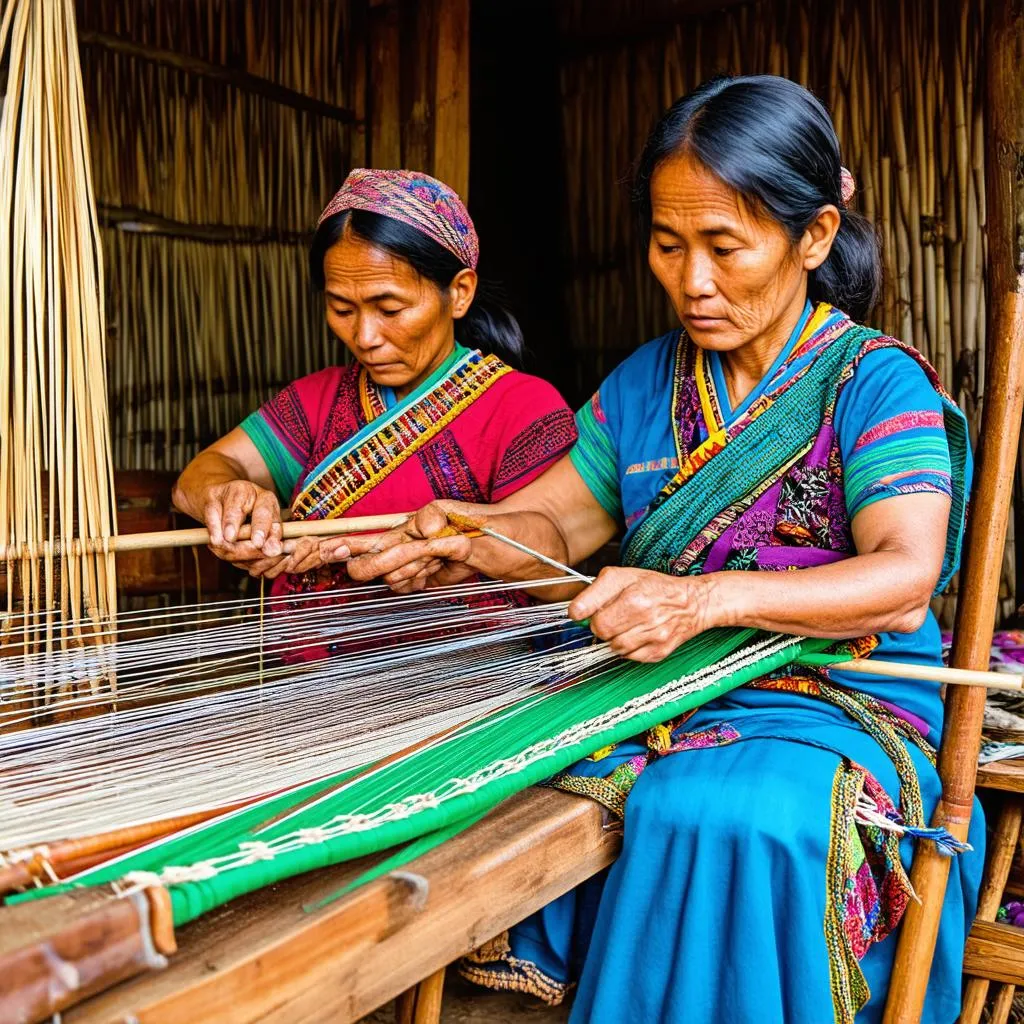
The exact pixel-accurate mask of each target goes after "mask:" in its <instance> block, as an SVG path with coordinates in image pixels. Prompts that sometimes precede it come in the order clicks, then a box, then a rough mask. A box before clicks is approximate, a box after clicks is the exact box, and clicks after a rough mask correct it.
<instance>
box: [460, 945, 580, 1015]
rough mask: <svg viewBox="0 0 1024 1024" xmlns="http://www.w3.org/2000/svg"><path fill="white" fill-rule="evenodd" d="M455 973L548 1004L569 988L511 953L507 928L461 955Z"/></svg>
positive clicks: (555, 1003)
mask: <svg viewBox="0 0 1024 1024" xmlns="http://www.w3.org/2000/svg"><path fill="white" fill-rule="evenodd" d="M458 972H459V974H461V975H462V977H463V978H465V979H466V980H467V981H471V982H473V984H475V985H482V986H483V987H484V988H490V989H494V990H495V991H498V992H522V993H524V994H525V995H530V996H536V997H537V998H538V999H541V1000H543V1001H544V1002H545V1003H547V1004H548V1006H558V1005H559V1004H560V1003H561V1002H562V1000H563V999H565V997H566V994H567V993H568V991H569V989H570V988H571V986H570V985H568V984H566V983H565V982H561V981H555V979H554V978H551V977H549V976H548V975H547V974H545V973H544V972H543V971H542V970H541V969H540V968H539V967H538V966H537V965H536V964H534V963H531V962H530V961H529V960H522V959H520V958H519V957H517V956H513V955H512V947H511V946H510V945H509V941H508V932H507V931H504V932H502V933H501V934H500V935H496V936H495V937H494V938H493V939H491V940H490V941H488V942H485V943H484V944H483V945H482V946H480V947H479V948H478V949H475V950H474V951H473V952H472V953H470V954H468V955H467V956H464V957H463V958H462V959H461V960H460V961H459V963H458Z"/></svg>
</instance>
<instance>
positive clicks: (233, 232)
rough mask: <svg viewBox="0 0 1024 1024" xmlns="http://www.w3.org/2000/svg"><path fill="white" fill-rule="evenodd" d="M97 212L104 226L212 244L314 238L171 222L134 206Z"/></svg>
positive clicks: (302, 233) (258, 229)
mask: <svg viewBox="0 0 1024 1024" xmlns="http://www.w3.org/2000/svg"><path fill="white" fill-rule="evenodd" d="M96 212H97V214H98V216H99V219H100V223H101V224H102V225H103V226H104V227H117V228H120V229H121V230H122V231H134V232H136V233H138V234H140V235H164V236H167V237H169V238H187V239H189V240H190V241H194V242H207V243H211V244H214V245H240V244H242V245H258V244H260V243H265V242H275V243H279V244H283V245H308V244H309V243H310V242H311V241H312V239H313V232H312V231H277V230H271V229H268V228H261V227H246V226H244V225H233V224H190V223H189V222H188V221H180V220H170V219H168V218H167V217H161V216H160V215H159V214H156V213H152V212H151V211H149V210H142V209H139V208H138V207H135V206H111V205H110V204H108V203H97V205H96Z"/></svg>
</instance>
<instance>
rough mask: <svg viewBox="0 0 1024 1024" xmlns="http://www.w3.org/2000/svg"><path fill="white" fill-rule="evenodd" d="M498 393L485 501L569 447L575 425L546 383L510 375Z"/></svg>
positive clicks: (524, 482) (534, 474)
mask: <svg viewBox="0 0 1024 1024" xmlns="http://www.w3.org/2000/svg"><path fill="white" fill-rule="evenodd" d="M506 379H508V380H509V385H510V386H509V388H508V390H507V391H506V392H505V393H504V394H503V395H502V410H503V415H502V416H501V417H500V418H498V422H499V423H500V427H501V431H502V433H501V436H500V438H499V439H498V441H497V445H498V448H499V453H500V454H499V457H498V463H497V469H496V471H495V474H494V481H493V483H492V485H491V494H490V500H491V501H492V502H495V501H501V500H502V498H506V497H508V496H509V495H510V494H513V493H514V492H515V491H518V490H519V489H520V488H522V487H525V486H526V485H527V484H528V483H530V481H531V480H535V479H536V478H537V477H538V476H540V475H541V473H543V472H544V471H545V470H546V469H548V468H549V467H550V466H552V465H554V464H555V463H556V462H557V461H558V460H559V459H560V458H562V456H564V455H565V454H566V453H567V452H568V451H569V450H570V449H571V448H572V446H573V443H574V442H575V440H576V424H575V422H574V420H573V415H572V410H571V409H570V408H569V406H568V405H566V403H565V399H563V398H562V396H561V395H560V394H559V393H558V391H557V390H556V389H555V388H554V387H553V386H552V385H551V384H549V383H547V381H544V380H541V379H540V378H539V377H533V376H530V375H529V374H525V373H516V374H514V375H509V378H506Z"/></svg>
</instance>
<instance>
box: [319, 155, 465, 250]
mask: <svg viewBox="0 0 1024 1024" xmlns="http://www.w3.org/2000/svg"><path fill="white" fill-rule="evenodd" d="M345 210H366V211H368V212H369V213H377V214H380V215H381V216H383V217H391V218H392V220H400V221H401V222H402V223H403V224H408V225H409V226H410V227H413V228H416V230H417V231H421V232H423V234H425V235H426V236H427V237H428V238H431V239H433V240H434V241H435V242H437V244H438V245H440V246H441V247H442V248H444V249H447V250H448V251H449V252H450V253H451V254H452V255H453V256H455V258H456V259H458V260H459V262H460V263H462V264H463V266H466V267H472V268H473V269H474V270H475V269H476V265H477V262H478V261H479V259H480V240H479V239H478V238H477V234H476V228H475V227H473V221H472V218H471V217H470V216H469V210H467V209H466V206H465V204H464V203H463V202H462V200H461V199H460V198H459V197H458V195H457V194H456V193H455V191H454V190H453V189H451V188H449V187H448V186H447V185H446V184H445V183H444V182H443V181H438V180H437V178H432V177H430V175H429V174H423V173H422V172H421V171H381V170H374V169H371V168H367V167H357V168H355V169H354V170H353V171H351V172H349V176H348V177H347V178H346V179H345V182H344V184H343V185H342V186H341V188H340V189H338V191H337V192H336V193H335V195H334V198H333V199H331V201H330V202H329V203H328V204H327V205H326V206H325V207H324V212H323V213H321V214H320V220H319V221H317V227H319V226H320V225H321V224H322V223H323V222H324V221H325V220H326V219H327V218H328V217H333V216H334V214H336V213H342V212H343V211H345Z"/></svg>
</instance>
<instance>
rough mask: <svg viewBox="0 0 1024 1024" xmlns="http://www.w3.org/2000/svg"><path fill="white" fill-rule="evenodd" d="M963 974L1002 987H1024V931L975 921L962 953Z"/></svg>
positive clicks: (1005, 925)
mask: <svg viewBox="0 0 1024 1024" xmlns="http://www.w3.org/2000/svg"><path fill="white" fill-rule="evenodd" d="M964 971H965V972H966V973H967V974H972V975H974V976H976V977H978V978H988V979H989V980H990V981H999V982H1002V983H1003V984H1004V985H1024V928H1014V927H1013V926H1012V925H1008V924H994V923H993V922H991V921H975V922H974V927H973V928H971V934H970V935H969V936H968V938H967V947H966V949H965V950H964Z"/></svg>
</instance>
